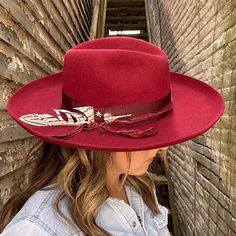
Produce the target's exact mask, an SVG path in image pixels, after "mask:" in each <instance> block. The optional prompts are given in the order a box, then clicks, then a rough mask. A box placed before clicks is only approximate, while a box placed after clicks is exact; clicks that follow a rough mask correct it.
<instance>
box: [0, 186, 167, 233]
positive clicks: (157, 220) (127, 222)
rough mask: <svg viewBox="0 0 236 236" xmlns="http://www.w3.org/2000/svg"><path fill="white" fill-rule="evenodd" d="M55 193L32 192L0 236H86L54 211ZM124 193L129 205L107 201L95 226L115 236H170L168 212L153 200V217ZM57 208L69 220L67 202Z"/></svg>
mask: <svg viewBox="0 0 236 236" xmlns="http://www.w3.org/2000/svg"><path fill="white" fill-rule="evenodd" d="M57 191H58V189H56V188H54V189H52V190H40V191H37V192H35V193H34V194H33V195H32V196H31V197H30V198H29V199H28V200H27V201H26V203H25V204H24V206H23V207H22V208H21V210H20V211H19V212H18V213H17V214H16V215H15V216H14V217H13V219H12V220H11V221H10V222H9V223H8V224H7V226H6V227H5V229H4V230H3V232H2V233H1V234H0V236H15V235H17V236H29V235H33V236H49V235H50V236H69V235H71V236H72V235H74V236H85V234H84V233H83V232H82V231H81V230H80V229H79V228H78V227H77V229H75V228H73V227H72V226H70V225H69V224H67V223H66V222H65V221H64V220H63V219H62V218H61V217H60V216H59V215H58V214H57V212H56V211H55V210H54V208H53V201H54V197H55V195H56V193H57ZM125 191H126V194H127V197H128V200H129V204H130V205H128V204H126V203H125V202H124V201H123V200H120V199H117V198H112V197H108V198H107V199H106V200H105V201H104V202H103V203H102V204H101V205H100V206H99V208H98V209H97V211H96V215H95V222H96V224H97V225H98V226H99V227H101V228H103V229H105V230H107V231H108V232H110V233H111V234H112V235H114V236H170V233H169V230H168V228H167V223H168V209H167V208H165V207H164V206H162V205H160V204H159V203H158V201H157V198H156V203H157V204H158V207H159V209H160V213H158V214H157V215H156V216H153V215H152V212H151V210H150V209H149V208H148V207H147V206H146V204H145V203H144V201H143V199H142V197H141V196H140V195H139V194H138V193H137V192H136V191H135V189H134V188H133V187H131V186H129V185H127V184H125ZM155 196H156V195H155ZM59 206H60V209H61V210H62V212H63V213H64V214H65V215H66V216H67V217H69V218H70V219H71V220H72V218H71V215H70V213H69V211H68V209H67V207H66V206H67V203H66V198H63V200H62V201H61V202H60V204H59Z"/></svg>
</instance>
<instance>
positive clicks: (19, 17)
mask: <svg viewBox="0 0 236 236" xmlns="http://www.w3.org/2000/svg"><path fill="white" fill-rule="evenodd" d="M0 5H1V6H2V7H3V8H5V9H6V10H7V12H8V13H9V14H11V16H12V18H14V19H15V21H16V22H18V23H20V24H21V25H22V26H23V27H24V28H25V29H26V30H27V31H28V32H29V33H30V35H31V36H32V37H34V38H35V39H36V40H37V41H38V42H39V43H40V44H41V45H42V46H43V47H44V48H45V50H47V51H48V53H50V55H51V56H52V57H53V59H54V60H55V61H58V62H59V63H60V64H62V61H63V54H64V52H63V51H62V50H61V48H60V47H59V46H58V45H57V43H56V42H55V40H53V39H52V38H51V37H48V35H47V33H46V32H45V30H44V29H43V28H42V26H41V25H40V24H39V23H38V22H37V21H34V20H33V19H34V18H33V17H32V15H31V14H30V12H29V11H28V10H27V8H24V11H23V9H22V8H21V7H20V6H19V5H18V4H17V3H16V2H14V1H8V2H7V1H4V0H0ZM29 22H32V24H29ZM32 26H33V27H32Z"/></svg>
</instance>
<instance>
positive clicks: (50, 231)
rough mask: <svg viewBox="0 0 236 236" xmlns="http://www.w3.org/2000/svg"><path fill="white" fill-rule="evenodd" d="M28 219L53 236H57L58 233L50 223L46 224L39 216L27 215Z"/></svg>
mask: <svg viewBox="0 0 236 236" xmlns="http://www.w3.org/2000/svg"><path fill="white" fill-rule="evenodd" d="M26 220H28V221H30V222H32V223H34V224H36V225H38V226H39V227H40V228H41V229H42V230H44V231H46V232H47V233H49V234H50V235H51V236H57V234H56V233H55V231H53V230H52V229H51V228H50V227H49V226H48V225H46V224H45V223H44V222H43V221H42V220H40V219H39V218H37V217H35V216H30V217H27V218H26Z"/></svg>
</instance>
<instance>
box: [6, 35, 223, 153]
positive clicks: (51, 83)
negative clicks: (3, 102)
mask: <svg viewBox="0 0 236 236" xmlns="http://www.w3.org/2000/svg"><path fill="white" fill-rule="evenodd" d="M224 107H225V104H224V99H223V97H222V96H221V94H220V93H218V92H217V91H216V90H215V89H214V88H212V87H210V86H209V85H207V84H206V83H204V82H202V81H199V80H197V79H194V78H192V77H189V76H186V75H182V74H179V73H174V72H170V71H169V63H168V58H167V56H166V54H165V52H164V51H162V50H161V48H159V47H157V46H156V45H153V44H151V43H149V42H146V41H144V40H141V39H135V38H132V37H105V38H98V39H94V40H91V41H87V42H84V43H81V44H79V45H78V46H76V47H74V48H72V49H70V50H68V51H67V52H66V54H65V57H64V68H63V71H62V72H59V73H56V74H53V75H49V76H45V77H43V78H40V79H38V80H35V81H33V82H30V83H29V84H27V85H25V86H23V87H22V88H20V89H19V90H18V91H16V92H15V93H14V94H13V95H12V96H11V98H10V99H9V101H8V105H7V109H8V112H9V113H10V115H11V116H12V117H13V118H14V119H15V120H16V121H17V122H18V123H19V124H20V125H21V126H23V127H24V128H25V129H26V130H27V131H28V132H30V133H31V134H33V135H35V136H36V137H39V138H41V139H43V140H46V141H49V142H52V143H56V144H60V145H63V146H68V147H74V148H76V147H78V148H83V149H93V150H103V151H138V150H147V149H155V148H161V147H167V146H171V145H174V144H178V143H181V142H184V141H187V140H190V139H193V138H194V137H196V136H198V135H200V134H202V133H204V132H205V131H206V130H208V129H209V128H210V127H212V126H213V125H214V124H215V123H216V122H217V120H218V119H219V118H220V116H221V115H222V114H223V112H224Z"/></svg>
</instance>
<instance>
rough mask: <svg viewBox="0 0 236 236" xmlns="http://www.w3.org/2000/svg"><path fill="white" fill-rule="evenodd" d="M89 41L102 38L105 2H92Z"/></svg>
mask: <svg viewBox="0 0 236 236" xmlns="http://www.w3.org/2000/svg"><path fill="white" fill-rule="evenodd" d="M93 3H94V5H93V9H94V10H93V19H92V25H91V30H90V39H95V38H101V37H104V31H105V21H106V8H107V0H104V1H102V0H94V2H93Z"/></svg>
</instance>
